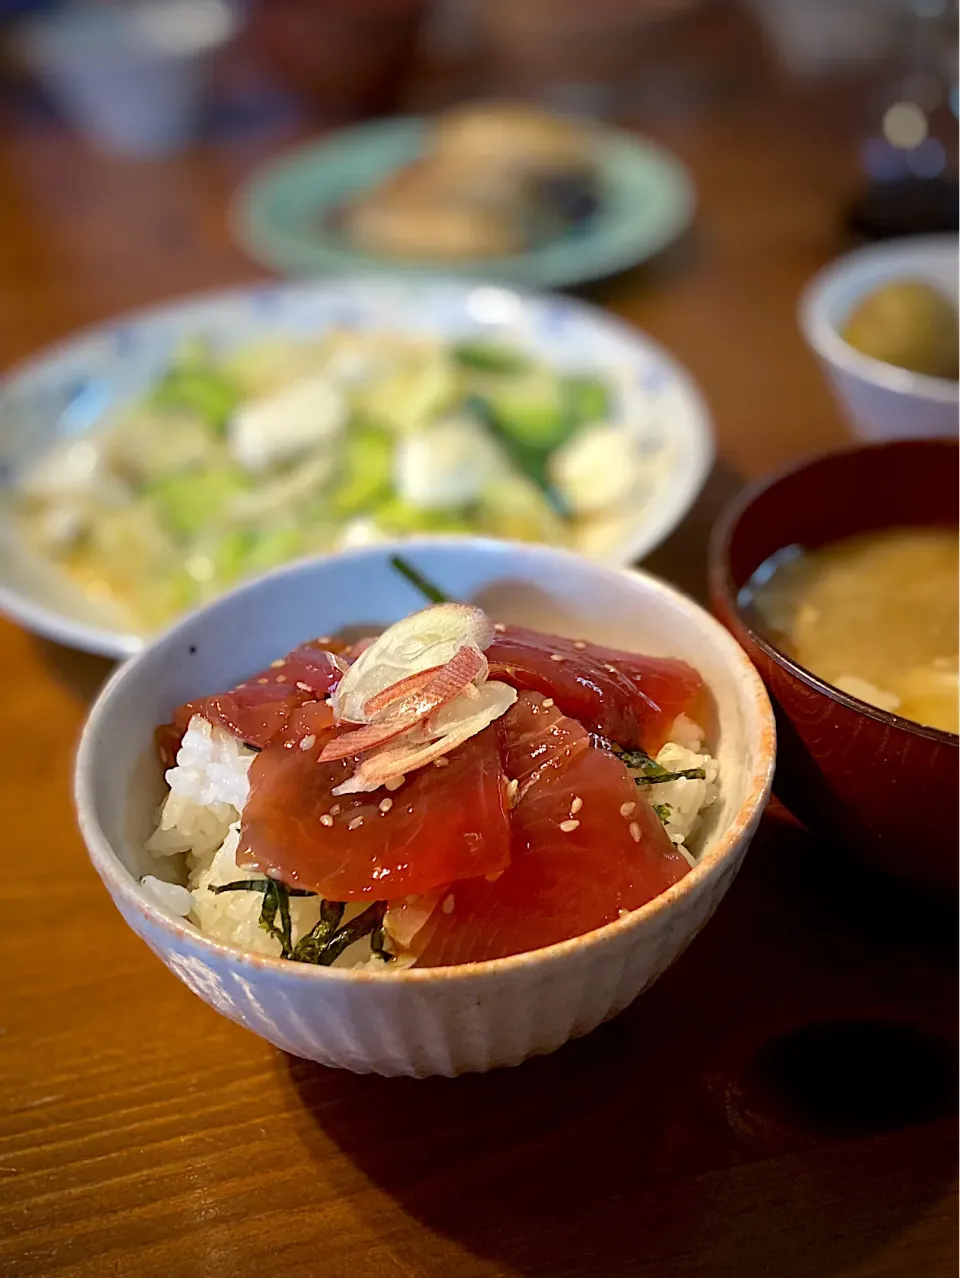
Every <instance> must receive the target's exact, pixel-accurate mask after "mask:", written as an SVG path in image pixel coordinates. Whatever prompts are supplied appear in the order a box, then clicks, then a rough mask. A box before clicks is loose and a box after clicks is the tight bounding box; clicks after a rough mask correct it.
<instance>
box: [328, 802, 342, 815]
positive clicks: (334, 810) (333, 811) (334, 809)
mask: <svg viewBox="0 0 960 1278" xmlns="http://www.w3.org/2000/svg"><path fill="white" fill-rule="evenodd" d="M330 815H331V816H339V815H340V804H339V803H335V804H334V805H333V807H332V808H331V809H330Z"/></svg>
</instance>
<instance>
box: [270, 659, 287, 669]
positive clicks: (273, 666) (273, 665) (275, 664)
mask: <svg viewBox="0 0 960 1278" xmlns="http://www.w3.org/2000/svg"><path fill="white" fill-rule="evenodd" d="M286 664H287V662H286V658H285V657H278V658H277V659H276V661H271V662H270V667H271V669H273V670H279V669H280V667H281V666H285V665H286Z"/></svg>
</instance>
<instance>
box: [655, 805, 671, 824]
mask: <svg viewBox="0 0 960 1278" xmlns="http://www.w3.org/2000/svg"><path fill="white" fill-rule="evenodd" d="M653 810H654V812H656V814H657V816H658V817H659V818H660V820H661V821H662V822H663V824H664V825H666V824H667V822H668V821H669V820H670V815H671V813H672V812H673V808H672V807H671V806H670V804H669V803H655V804H654V805H653Z"/></svg>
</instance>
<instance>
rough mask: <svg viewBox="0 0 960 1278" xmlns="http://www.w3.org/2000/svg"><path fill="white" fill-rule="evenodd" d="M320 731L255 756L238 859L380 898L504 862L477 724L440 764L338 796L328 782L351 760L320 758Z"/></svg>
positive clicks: (493, 752)
mask: <svg viewBox="0 0 960 1278" xmlns="http://www.w3.org/2000/svg"><path fill="white" fill-rule="evenodd" d="M327 739H329V738H327ZM324 740H325V738H323V737H320V736H317V737H316V739H315V740H313V741H311V739H310V737H309V736H307V737H305V738H304V739H303V741H301V743H300V745H298V746H294V747H292V748H289V747H287V746H284V745H279V744H277V745H271V746H269V747H268V748H267V749H266V750H264V751H263V752H262V753H261V754H259V755H258V756H257V757H256V759H254V761H253V764H252V765H251V768H250V774H249V776H250V797H249V798H248V800H247V803H246V806H245V807H244V810H243V824H242V826H241V832H240V852H239V853H238V856H237V862H238V864H239V865H240V866H241V867H242V868H245V869H251V870H257V871H259V872H261V873H268V874H270V875H271V876H273V877H276V878H279V879H282V880H283V882H285V883H290V884H292V885H295V886H296V887H303V888H308V889H309V890H310V891H312V892H316V893H317V894H318V895H320V896H322V897H324V898H325V899H327V900H331V901H373V900H381V901H382V900H385V899H395V898H397V897H403V896H405V895H407V894H408V893H412V892H420V893H423V892H433V891H435V890H436V888H437V886H438V885H441V884H446V883H449V882H451V881H453V880H456V879H461V878H468V877H471V876H475V875H483V874H495V873H497V872H498V871H500V870H502V869H504V868H505V867H506V866H507V865H508V864H509V863H510V832H509V826H508V822H507V812H506V784H505V781H504V777H503V770H502V765H501V762H500V753H499V750H498V748H497V744H498V743H497V739H496V737H495V736H494V735H491V734H490V733H489V732H485V733H480V734H479V735H478V736H475V737H473V738H472V739H471V740H470V741H468V742H466V743H465V744H464V745H463V746H462V747H460V749H458V750H454V751H452V752H451V753H450V755H449V756H447V757H445V758H444V759H443V763H444V766H443V767H439V768H438V767H436V766H435V765H431V766H429V767H425V768H421V769H420V770H419V771H418V772H416V773H414V774H413V775H412V776H411V777H410V778H409V779H408V780H406V781H404V782H403V783H402V784H401V785H400V786H398V787H397V788H396V789H395V790H386V789H384V790H379V791H376V792H374V793H372V794H350V795H344V796H342V797H340V798H337V797H336V796H335V795H334V793H333V791H334V790H335V789H336V788H337V787H338V786H339V785H340V784H342V782H343V781H344V780H345V778H346V777H348V776H349V775H350V771H351V768H352V767H354V766H355V762H356V761H355V760H349V759H337V760H335V761H333V762H330V763H321V762H319V756H320V753H321V751H322V748H323V745H324ZM304 741H306V742H307V743H308V747H307V749H303V748H302V746H303V743H304Z"/></svg>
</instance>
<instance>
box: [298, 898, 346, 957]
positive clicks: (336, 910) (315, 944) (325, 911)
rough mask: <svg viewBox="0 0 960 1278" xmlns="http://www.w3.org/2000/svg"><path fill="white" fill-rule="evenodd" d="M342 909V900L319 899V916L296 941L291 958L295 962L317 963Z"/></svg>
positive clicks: (338, 924)
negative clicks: (308, 929)
mask: <svg viewBox="0 0 960 1278" xmlns="http://www.w3.org/2000/svg"><path fill="white" fill-rule="evenodd" d="M343 911H344V904H343V902H342V901H321V902H320V918H319V919H318V921H317V922H316V923H315V924H314V925H313V927H312V928H311V929H310V931H309V932H307V933H306V934H305V935H304V936H301V938H300V940H299V941H297V943H296V945H295V946H294V947H293V954H292V955H291V958H293V959H294V960H295V961H296V962H297V963H319V962H320V961H321V960H320V955H321V953H322V952H323V949H324V946H326V944H327V943H328V942H329V940H330V938H331V937H332V936H333V934H334V932H335V931H336V930H337V928H338V927H339V926H340V920H341V919H342V918H343Z"/></svg>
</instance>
